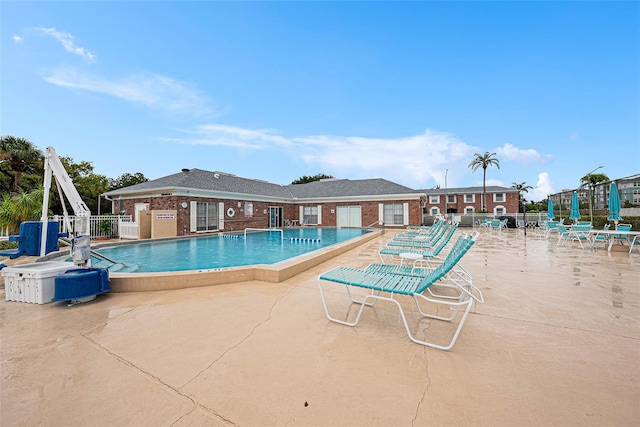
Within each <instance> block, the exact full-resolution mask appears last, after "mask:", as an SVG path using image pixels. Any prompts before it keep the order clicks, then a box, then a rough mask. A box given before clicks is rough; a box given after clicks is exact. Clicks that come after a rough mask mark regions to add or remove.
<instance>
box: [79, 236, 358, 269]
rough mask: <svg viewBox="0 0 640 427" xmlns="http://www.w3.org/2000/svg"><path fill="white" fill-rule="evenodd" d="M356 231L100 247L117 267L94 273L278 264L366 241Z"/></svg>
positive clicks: (100, 264)
mask: <svg viewBox="0 0 640 427" xmlns="http://www.w3.org/2000/svg"><path fill="white" fill-rule="evenodd" d="M366 232H367V231H366V230H362V229H354V228H307V227H305V228H296V229H283V230H279V229H278V230H275V229H274V230H262V231H256V230H248V232H247V233H245V234H226V235H225V234H223V235H217V236H206V237H194V238H188V239H172V240H167V241H157V242H142V243H137V244H130V245H122V246H112V247H102V248H100V249H99V253H100V254H102V255H104V256H105V257H107V258H109V259H111V260H114V261H117V262H118V264H116V265H113V264H112V263H111V262H108V261H104V260H101V259H98V258H93V259H92V260H91V264H92V266H94V267H102V268H109V270H110V271H113V272H116V271H117V272H123V273H124V272H140V273H152V272H163V271H187V270H205V269H216V268H226V267H237V266H245V265H253V264H275V263H278V262H281V261H284V260H287V259H290V258H293V257H296V256H299V255H302V254H306V253H309V252H312V251H315V250H318V249H321V248H325V247H328V246H331V245H334V244H336V243H340V242H343V241H346V240H349V239H352V238H355V237H359V236H362V235H363V234H364V233H366Z"/></svg>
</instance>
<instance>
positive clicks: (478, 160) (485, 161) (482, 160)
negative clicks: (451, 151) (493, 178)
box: [469, 151, 500, 212]
mask: <svg viewBox="0 0 640 427" xmlns="http://www.w3.org/2000/svg"><path fill="white" fill-rule="evenodd" d="M495 155H496V153H489V152H488V151H486V152H485V153H484V154H479V153H475V154H474V156H475V158H474V159H473V160H472V161H471V163H469V167H470V168H471V169H472V170H473V171H474V172H475V171H476V170H478V168H480V167H482V211H483V212H486V211H487V185H486V182H487V168H488V167H489V166H496V167H497V168H498V169H500V160H498V159H496V158H495V157H494V156H495Z"/></svg>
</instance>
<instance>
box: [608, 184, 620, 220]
mask: <svg viewBox="0 0 640 427" xmlns="http://www.w3.org/2000/svg"><path fill="white" fill-rule="evenodd" d="M621 219H622V218H620V193H619V192H618V186H617V185H616V183H615V182H612V183H611V187H610V188H609V216H608V217H607V220H609V221H615V223H616V224H617V223H618V221H620V220H621Z"/></svg>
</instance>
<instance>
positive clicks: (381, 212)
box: [378, 203, 384, 224]
mask: <svg viewBox="0 0 640 427" xmlns="http://www.w3.org/2000/svg"><path fill="white" fill-rule="evenodd" d="M378 222H379V223H380V224H383V223H384V205H383V204H382V203H378Z"/></svg>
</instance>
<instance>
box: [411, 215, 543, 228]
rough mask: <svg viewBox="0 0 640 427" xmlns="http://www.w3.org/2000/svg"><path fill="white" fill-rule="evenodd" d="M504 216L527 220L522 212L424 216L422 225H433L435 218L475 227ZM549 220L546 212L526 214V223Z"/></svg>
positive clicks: (462, 225)
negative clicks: (479, 223) (480, 222)
mask: <svg viewBox="0 0 640 427" xmlns="http://www.w3.org/2000/svg"><path fill="white" fill-rule="evenodd" d="M502 216H505V217H507V216H510V217H513V218H515V220H516V221H518V220H520V219H525V218H524V216H523V214H522V212H518V213H505V214H502V215H494V214H492V213H472V214H468V215H465V214H459V213H456V214H446V215H445V214H441V215H427V214H424V215H423V216H422V223H423V224H427V225H429V224H432V223H433V220H434V218H442V217H444V218H447V219H451V220H454V221H456V222H458V223H459V224H460V226H461V227H473V226H474V224H477V223H478V221H484V220H485V219H496V218H499V217H502ZM546 220H547V213H546V212H535V213H527V214H526V221H527V222H540V221H546Z"/></svg>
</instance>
